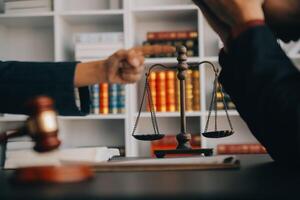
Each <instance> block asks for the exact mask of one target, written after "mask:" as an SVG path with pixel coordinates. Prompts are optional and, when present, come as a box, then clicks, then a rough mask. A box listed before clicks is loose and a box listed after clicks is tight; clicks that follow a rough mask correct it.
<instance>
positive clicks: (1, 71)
mask: <svg viewBox="0 0 300 200" xmlns="http://www.w3.org/2000/svg"><path fill="white" fill-rule="evenodd" d="M75 66H76V63H75V62H60V63H51V62H49V63H46V62H41V63H39V62H15V61H12V62H1V61H0V113H12V114H27V110H26V108H25V106H24V104H25V103H26V102H27V101H28V99H30V98H32V97H34V96H37V95H48V96H50V97H52V98H53V99H54V100H55V107H56V109H57V110H58V112H59V114H61V115H83V114H85V113H84V112H82V111H81V110H79V109H78V108H77V106H76V103H75V95H74V73H75ZM80 94H81V95H80V96H81V99H82V102H83V103H82V102H81V104H83V105H82V107H83V109H82V110H83V111H87V110H88V109H87V107H88V105H87V104H88V102H89V92H88V88H80Z"/></svg>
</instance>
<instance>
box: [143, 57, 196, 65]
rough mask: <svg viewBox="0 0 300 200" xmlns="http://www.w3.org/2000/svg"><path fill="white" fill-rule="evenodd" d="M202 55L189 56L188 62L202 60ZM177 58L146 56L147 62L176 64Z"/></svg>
mask: <svg viewBox="0 0 300 200" xmlns="http://www.w3.org/2000/svg"><path fill="white" fill-rule="evenodd" d="M201 60H202V59H201V58H200V57H191V58H188V62H200V61H201ZM177 62H178V61H177V58H175V57H174V58H146V60H145V64H176V63H177Z"/></svg>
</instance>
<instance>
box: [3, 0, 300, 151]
mask: <svg viewBox="0 0 300 200" xmlns="http://www.w3.org/2000/svg"><path fill="white" fill-rule="evenodd" d="M3 1H4V0H0V60H21V61H73V60H74V44H73V41H72V36H73V34H75V33H82V32H112V31H119V32H123V33H124V35H125V47H126V48H130V47H133V46H135V45H141V43H142V42H143V41H144V40H145V39H146V33H147V32H148V31H180V30H197V31H198V33H199V37H198V41H199V56H197V57H192V58H189V59H188V61H189V62H196V61H197V62H198V61H203V60H208V61H211V62H214V63H215V64H218V57H217V56H218V51H219V50H218V37H217V35H216V34H215V33H214V32H213V31H212V30H211V28H210V27H209V26H208V24H207V22H206V21H205V19H204V18H203V16H202V14H201V12H200V11H199V10H198V9H197V7H196V6H195V5H193V3H192V2H191V1H190V0H152V1H148V0H120V2H121V6H120V7H119V8H111V6H110V1H109V0H85V1H82V0H53V11H52V12H42V13H30V14H4V13H3ZM295 59H296V60H297V59H298V61H295V62H296V63H298V64H299V58H297V57H295ZM155 63H162V64H166V65H175V64H176V58H148V59H146V67H149V66H150V65H152V64H155ZM199 70H200V91H201V110H200V111H197V112H188V113H187V126H188V130H189V131H190V132H191V133H198V132H201V131H203V130H204V126H205V122H206V119H207V116H208V104H209V98H210V97H211V94H210V93H211V91H212V85H211V82H212V81H213V73H212V71H211V69H210V68H208V67H207V66H205V65H203V66H200V67H199ZM142 87H143V81H141V82H140V83H137V84H134V85H127V86H126V113H125V114H116V115H113V114H109V115H88V116H85V117H59V123H60V137H61V138H63V141H64V146H65V147H77V146H88V145H90V146H97V145H98V146H125V152H126V155H127V156H145V155H149V152H150V144H149V143H145V142H138V141H136V140H135V139H134V138H133V137H131V131H132V128H133V123H134V121H135V117H136V115H137V104H138V103H139V99H140V98H139V96H140V95H141V94H140V90H141V88H142ZM229 114H230V116H231V117H232V121H233V126H234V129H235V131H236V134H235V135H233V136H231V137H228V138H225V139H218V140H214V139H205V138H202V146H203V147H216V145H217V144H218V143H257V141H256V140H255V138H254V137H253V136H252V135H251V133H250V131H249V130H248V128H247V126H246V125H245V123H244V122H243V120H242V119H241V118H240V116H239V114H238V112H237V111H235V110H231V111H229ZM219 115H220V119H219V122H220V127H224V128H226V127H227V121H226V116H225V112H224V111H220V112H219ZM157 117H158V123H159V125H160V127H161V132H162V133H165V134H177V131H178V130H179V123H178V120H179V113H178V112H171V113H167V112H163V113H157ZM25 119H26V117H25V116H15V115H5V116H3V117H0V127H1V128H0V129H5V128H7V127H14V126H18V125H20V123H22V121H24V120H25ZM138 131H144V132H150V133H151V131H152V127H151V119H150V114H149V113H147V112H143V113H142V114H141V122H140V126H139V128H138Z"/></svg>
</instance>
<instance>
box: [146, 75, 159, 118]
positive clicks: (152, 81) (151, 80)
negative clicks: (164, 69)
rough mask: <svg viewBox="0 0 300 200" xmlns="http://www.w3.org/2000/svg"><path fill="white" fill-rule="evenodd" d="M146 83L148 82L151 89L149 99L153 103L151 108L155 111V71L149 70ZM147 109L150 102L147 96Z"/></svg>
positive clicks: (148, 109)
mask: <svg viewBox="0 0 300 200" xmlns="http://www.w3.org/2000/svg"><path fill="white" fill-rule="evenodd" d="M148 83H149V88H150V91H151V97H152V98H151V100H152V104H153V109H154V110H155V111H156V110H157V109H156V72H150V75H149V77H148ZM147 111H148V112H149V111H150V102H149V101H148V98H147Z"/></svg>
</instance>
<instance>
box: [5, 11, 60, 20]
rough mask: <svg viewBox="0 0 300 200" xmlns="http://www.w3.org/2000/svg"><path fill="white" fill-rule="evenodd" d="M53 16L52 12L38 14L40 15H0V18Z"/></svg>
mask: <svg viewBox="0 0 300 200" xmlns="http://www.w3.org/2000/svg"><path fill="white" fill-rule="evenodd" d="M47 16H54V13H53V12H40V13H20V14H9V13H8V14H5V13H3V14H0V18H7V19H8V18H21V17H22V18H24V17H47Z"/></svg>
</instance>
